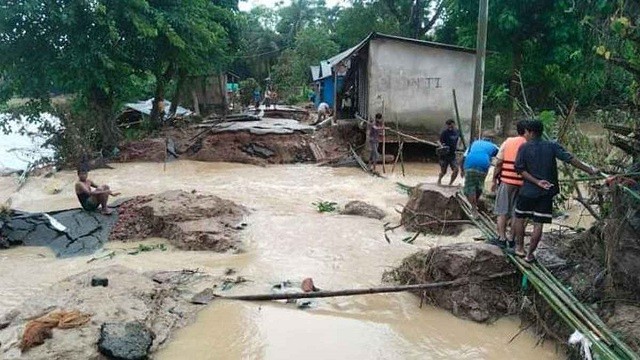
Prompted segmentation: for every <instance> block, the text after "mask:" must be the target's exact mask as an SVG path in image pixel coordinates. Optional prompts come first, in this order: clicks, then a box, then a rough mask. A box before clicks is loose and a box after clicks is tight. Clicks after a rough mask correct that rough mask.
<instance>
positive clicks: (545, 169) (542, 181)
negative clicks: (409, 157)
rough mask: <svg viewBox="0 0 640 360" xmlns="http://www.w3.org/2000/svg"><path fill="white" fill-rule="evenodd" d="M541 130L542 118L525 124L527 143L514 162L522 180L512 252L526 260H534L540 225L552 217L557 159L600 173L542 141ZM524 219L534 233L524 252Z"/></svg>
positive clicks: (556, 145) (542, 128)
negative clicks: (531, 224)
mask: <svg viewBox="0 0 640 360" xmlns="http://www.w3.org/2000/svg"><path fill="white" fill-rule="evenodd" d="M543 132H544V125H543V124H542V122H541V121H539V120H532V121H528V122H527V123H526V125H525V133H524V136H525V138H526V139H527V142H526V143H524V144H523V145H522V146H520V149H519V150H518V156H517V157H516V164H515V168H516V172H518V173H519V174H520V175H522V178H523V179H524V183H523V185H522V187H521V188H520V191H519V193H518V198H517V200H516V207H515V216H516V219H515V221H514V232H515V235H516V248H515V254H516V255H518V256H520V257H524V258H525V261H526V262H533V261H535V257H534V255H533V253H534V252H535V251H536V248H537V247H538V243H539V242H540V239H541V238H542V227H543V224H548V223H551V219H552V217H553V215H552V212H553V197H554V196H556V195H557V194H558V193H559V192H560V187H559V183H558V165H557V163H556V159H559V160H562V161H564V162H566V163H569V164H571V165H573V166H575V167H577V168H578V169H581V170H583V171H585V172H587V173H589V174H591V175H595V174H597V173H598V172H599V171H598V170H597V169H595V168H592V167H591V166H589V165H587V164H585V163H583V162H582V161H580V160H578V159H576V158H575V157H574V156H573V155H572V154H571V153H569V152H567V151H566V150H565V149H564V148H563V147H562V146H560V144H558V143H557V142H554V141H546V140H542V133H543ZM525 218H530V219H532V220H533V233H532V234H531V241H530V243H529V251H528V252H527V253H526V254H525V253H524V219H525Z"/></svg>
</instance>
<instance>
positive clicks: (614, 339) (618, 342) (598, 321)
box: [537, 264, 638, 359]
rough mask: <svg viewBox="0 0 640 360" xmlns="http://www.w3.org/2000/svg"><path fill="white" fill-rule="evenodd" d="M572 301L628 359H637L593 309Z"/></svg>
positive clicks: (544, 272) (566, 292) (550, 274)
mask: <svg viewBox="0 0 640 360" xmlns="http://www.w3.org/2000/svg"><path fill="white" fill-rule="evenodd" d="M537 267H538V268H539V269H540V271H541V272H542V273H543V274H545V275H547V277H548V278H549V279H550V281H551V282H553V283H555V284H556V285H557V287H558V288H559V289H560V290H561V291H562V292H563V293H565V294H566V295H567V296H569V297H573V294H572V293H571V292H570V291H569V290H568V289H567V288H566V287H565V286H564V285H563V284H562V283H561V282H560V280H558V278H556V277H555V276H553V274H552V273H551V271H549V269H547V268H546V267H544V266H542V265H540V264H538V265H537ZM573 302H574V303H575V304H576V306H578V308H580V310H581V311H582V312H584V313H585V314H586V315H587V316H588V317H589V318H590V319H591V321H592V322H593V323H594V324H595V325H597V326H598V327H599V328H600V329H602V331H603V332H604V335H605V336H606V337H607V339H608V340H609V341H611V342H613V343H614V344H615V345H616V346H617V347H619V348H620V350H622V351H623V352H624V354H625V355H626V356H628V357H629V358H630V359H638V356H637V355H636V354H635V353H634V352H633V350H631V349H630V348H629V347H628V346H627V344H625V343H624V342H623V341H621V340H620V339H619V338H618V337H617V336H616V335H615V334H613V333H612V332H611V330H610V329H609V328H608V327H607V326H606V325H605V323H604V322H603V321H602V319H600V317H599V316H598V315H597V314H595V313H594V312H593V310H591V309H589V308H588V307H586V306H584V304H583V303H582V302H580V301H577V300H576V301H573Z"/></svg>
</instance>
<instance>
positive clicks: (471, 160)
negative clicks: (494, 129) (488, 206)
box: [460, 139, 498, 212]
mask: <svg viewBox="0 0 640 360" xmlns="http://www.w3.org/2000/svg"><path fill="white" fill-rule="evenodd" d="M497 154H498V147H497V146H496V145H495V144H494V143H492V142H491V141H489V140H485V139H480V140H476V141H474V142H473V143H472V144H471V146H470V147H469V149H467V152H466V153H465V154H464V157H463V158H462V165H461V166H460V171H461V174H462V177H464V188H463V189H462V192H463V193H464V194H465V195H466V196H467V199H469V202H470V203H471V205H472V206H473V210H474V211H476V212H477V211H478V201H479V200H480V196H481V195H482V190H483V189H484V180H485V179H486V177H487V173H488V172H489V168H490V167H491V158H493V157H494V156H496V155H497Z"/></svg>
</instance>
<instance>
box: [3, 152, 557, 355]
mask: <svg viewBox="0 0 640 360" xmlns="http://www.w3.org/2000/svg"><path fill="white" fill-rule="evenodd" d="M113 166H114V167H115V169H113V170H106V169H105V170H96V171H93V172H91V173H90V178H92V179H93V180H94V181H96V182H97V183H99V184H102V183H107V184H109V185H110V186H111V187H112V188H113V189H116V190H117V191H121V192H122V196H123V197H127V196H133V195H142V194H151V193H156V192H161V191H164V190H174V189H183V190H187V191H191V190H196V191H198V192H206V193H212V194H215V195H218V196H221V197H223V198H227V199H230V200H233V201H235V202H237V203H239V204H242V205H245V206H246V207H248V208H249V209H250V210H251V214H250V215H248V216H247V218H246V222H247V223H248V224H249V226H248V227H247V228H246V230H244V231H245V232H244V233H243V242H244V247H245V249H246V251H245V252H243V253H240V254H217V253H212V252H188V251H180V250H176V249H173V248H171V247H169V249H168V250H167V251H164V252H163V251H150V252H145V253H141V254H139V255H137V256H135V257H134V256H125V255H123V256H115V257H114V258H113V259H111V260H105V261H93V262H90V263H87V260H88V259H90V258H91V256H81V257H75V258H68V259H56V258H55V257H54V256H53V255H52V254H51V252H50V251H49V250H48V249H46V248H35V247H31V248H27V247H22V248H14V249H10V250H7V251H2V252H0V274H2V281H0V294H2V296H0V314H2V313H5V312H6V311H8V310H9V309H11V308H12V307H15V306H18V305H19V304H20V303H21V302H22V301H24V299H26V298H27V297H29V296H33V295H34V294H36V293H37V292H38V291H42V290H43V289H45V288H46V287H47V286H50V285H52V284H54V283H55V282H57V281H59V280H61V279H63V278H65V277H67V276H70V275H72V274H75V273H78V272H80V271H84V270H87V269H90V268H98V267H104V266H108V265H113V264H122V265H124V266H128V267H130V268H133V269H136V270H140V271H145V270H156V269H158V270H180V269H185V268H188V269H196V268H197V269H199V270H201V271H204V272H208V273H211V274H216V275H220V274H222V273H224V271H225V270H226V269H227V268H234V269H235V270H236V271H237V275H240V276H243V277H245V278H247V279H249V280H250V281H249V282H247V283H244V284H241V285H238V286H236V287H233V288H232V289H230V290H228V291H227V292H228V293H230V294H250V293H268V292H270V290H271V286H272V285H273V284H275V283H279V282H281V281H285V280H291V281H294V282H295V281H298V282H299V281H301V280H302V279H303V278H306V277H311V278H313V280H314V282H315V285H316V286H317V287H319V288H322V289H326V290H338V289H344V288H359V287H371V286H378V285H380V283H381V276H382V273H383V272H384V271H385V270H387V269H389V268H391V267H393V266H395V265H397V264H398V263H399V262H400V261H401V260H402V259H403V258H404V257H406V256H408V255H410V254H412V253H413V252H415V251H418V250H420V249H427V248H429V247H431V246H434V245H438V244H446V243H453V242H460V241H473V237H474V236H477V235H478V234H479V233H478V232H477V231H476V230H475V229H472V228H470V229H468V230H465V231H464V232H463V233H462V234H461V235H460V236H458V237H445V236H422V237H419V238H418V239H417V240H416V241H415V243H414V244H413V245H410V244H406V243H404V242H402V241H401V239H402V238H404V237H405V236H407V234H406V233H405V232H403V231H402V230H400V229H398V230H396V232H395V233H392V234H390V238H391V243H390V244H389V243H387V241H385V239H384V233H383V222H381V221H378V220H372V219H367V218H362V217H355V216H343V215H338V214H321V213H318V212H317V211H316V209H315V208H314V207H313V205H312V203H313V202H316V201H319V200H324V201H335V202H337V203H338V204H340V205H344V204H345V203H347V202H348V201H350V200H362V201H365V202H368V203H370V204H373V205H376V206H378V207H380V208H382V209H384V210H385V211H386V212H387V214H388V216H387V218H386V219H385V220H384V222H391V223H397V222H398V221H399V219H400V217H399V215H398V213H397V212H396V209H400V207H401V205H403V204H404V203H406V201H407V196H406V194H403V193H402V192H401V191H400V190H399V189H398V187H397V185H396V184H395V182H396V181H400V182H402V183H405V184H407V185H415V184H417V183H419V182H435V180H436V176H437V172H438V167H437V164H410V165H408V166H407V176H406V177H402V176H400V175H398V174H395V175H389V178H388V179H379V178H373V177H369V176H367V175H366V174H364V173H363V172H362V171H361V170H359V169H355V168H341V169H334V168H325V167H317V166H315V165H284V166H272V167H266V168H264V167H255V166H248V165H240V164H225V163H199V162H188V161H177V162H172V163H168V164H167V165H166V169H163V164H150V163H133V164H115V165H113ZM396 170H397V169H396ZM74 181H75V173H74V172H71V171H63V172H60V173H57V174H55V175H53V176H52V177H49V178H33V179H30V180H29V182H28V183H27V184H26V185H25V186H24V187H23V188H22V189H21V190H20V191H19V192H17V193H15V188H16V186H15V184H14V180H13V179H12V178H8V177H5V178H0V201H4V200H5V199H6V198H8V197H11V198H12V203H13V207H15V208H17V209H21V210H28V211H49V210H58V209H66V208H71V207H76V206H77V204H76V201H77V200H76V199H75V195H74V193H73V184H74ZM145 241H146V242H152V243H155V242H162V241H163V240H162V239H150V240H145ZM132 246H137V244H135V243H133V244H132V243H127V244H122V243H117V242H111V243H109V244H108V248H110V249H118V248H124V247H132ZM419 303H420V301H419V299H418V298H417V297H415V296H413V295H411V294H405V293H396V294H385V295H365V296H355V297H337V298H326V299H318V300H317V301H314V302H313V303H312V304H311V308H309V309H305V310H301V309H298V308H297V307H296V306H295V305H293V304H285V303H279V302H261V303H248V302H237V301H236V302H232V301H223V300H217V301H214V302H213V303H212V304H210V305H208V306H207V307H206V308H204V310H202V311H201V312H200V313H199V315H198V317H197V320H196V322H195V323H194V324H192V325H190V326H188V327H186V328H183V329H182V330H180V331H178V332H177V333H176V334H175V336H174V337H173V340H172V341H171V342H170V343H169V344H168V345H167V346H166V347H164V348H163V349H162V350H161V351H160V352H159V353H157V354H155V355H154V358H157V359H192V360H196V359H240V358H243V359H295V358H298V359H303V358H304V359H514V358H517V359H553V358H559V355H557V354H556V353H555V347H554V346H553V345H552V344H550V343H546V344H544V345H542V346H537V347H536V345H535V344H536V341H537V339H536V338H535V337H534V336H533V335H532V334H530V333H527V332H525V333H523V334H522V335H520V336H518V337H517V338H516V339H515V340H514V341H513V342H511V343H509V339H510V338H511V337H512V336H513V335H515V334H516V333H517V332H518V330H519V325H520V321H519V320H518V319H515V318H507V319H502V320H500V321H497V322H496V323H493V324H491V325H481V324H476V323H473V322H470V321H464V320H460V319H458V318H456V317H454V316H453V315H451V314H449V313H448V312H446V311H443V310H440V309H436V308H433V307H430V306H423V307H422V308H420V307H419Z"/></svg>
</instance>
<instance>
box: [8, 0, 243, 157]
mask: <svg viewBox="0 0 640 360" xmlns="http://www.w3.org/2000/svg"><path fill="white" fill-rule="evenodd" d="M216 3H218V4H216ZM230 4H231V5H232V6H235V5H233V3H230ZM222 5H223V4H221V3H219V2H211V1H209V0H126V1H116V0H45V1H41V0H8V1H5V2H3V3H2V4H0V34H1V35H0V71H1V74H2V88H1V89H0V96H2V99H3V100H6V99H8V98H9V97H11V96H20V97H28V98H31V99H38V100H40V103H44V104H46V103H48V100H49V94H50V92H51V91H52V90H54V89H56V90H60V91H63V92H66V93H70V94H73V95H74V96H75V99H76V101H77V102H78V103H79V104H84V107H82V108H83V110H84V111H85V114H84V116H87V117H88V118H93V119H95V122H96V125H97V126H98V128H99V129H100V134H101V144H99V146H100V147H102V148H104V149H111V148H113V147H114V146H115V145H116V144H117V139H118V131H117V128H116V126H115V119H114V114H115V111H117V109H118V108H119V106H120V105H121V104H122V103H123V102H124V101H126V100H131V99H132V97H133V98H135V96H136V94H134V93H133V92H134V91H137V90H138V89H139V86H138V84H140V83H142V82H144V79H146V78H149V77H150V76H155V82H156V86H155V87H156V91H155V92H156V95H160V96H162V97H163V94H162V93H163V88H164V86H165V85H166V82H167V81H169V80H171V79H173V77H174V75H175V74H177V73H180V71H183V72H201V71H210V70H211V69H212V68H213V67H214V65H216V64H224V60H225V58H224V55H225V53H226V51H227V49H228V43H229V41H228V38H227V36H228V33H227V31H226V29H225V27H224V24H227V25H228V24H232V23H233V19H232V17H233V16H234V13H233V9H227V8H223V7H222Z"/></svg>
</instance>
